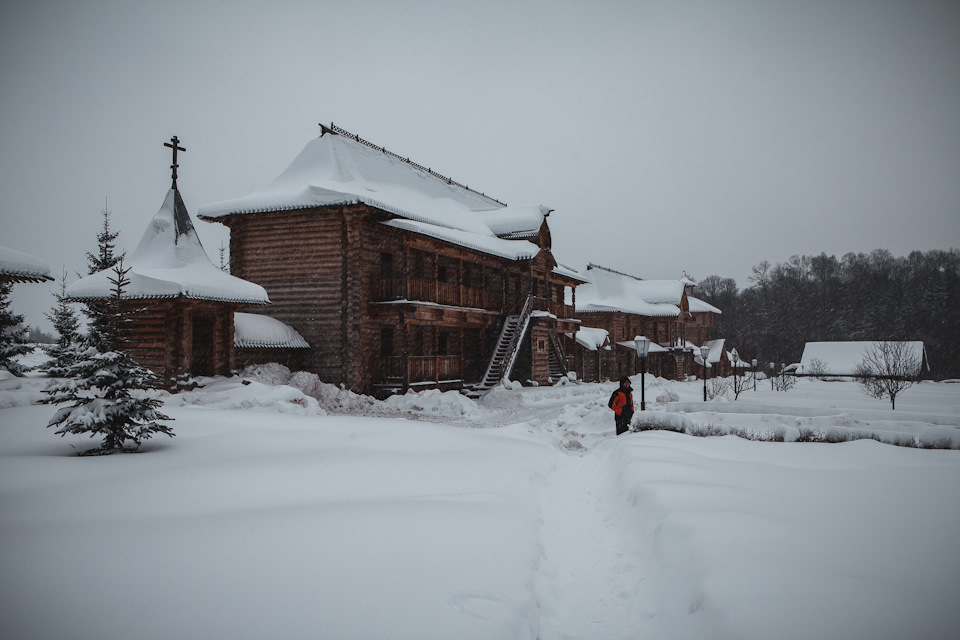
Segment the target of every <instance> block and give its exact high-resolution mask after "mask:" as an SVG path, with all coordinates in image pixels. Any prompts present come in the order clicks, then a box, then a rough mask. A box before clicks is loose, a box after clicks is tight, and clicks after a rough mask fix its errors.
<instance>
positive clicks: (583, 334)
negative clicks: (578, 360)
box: [574, 327, 610, 351]
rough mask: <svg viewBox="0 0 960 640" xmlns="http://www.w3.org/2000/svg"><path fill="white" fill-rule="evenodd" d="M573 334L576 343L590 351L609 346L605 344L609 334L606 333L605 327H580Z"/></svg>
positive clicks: (607, 342)
mask: <svg viewBox="0 0 960 640" xmlns="http://www.w3.org/2000/svg"><path fill="white" fill-rule="evenodd" d="M574 336H575V337H576V340H577V344H579V345H580V346H582V347H584V348H585V349H589V350H590V351H596V350H597V349H600V348H606V349H609V348H610V347H609V346H605V345H608V344H609V338H610V334H609V333H607V330H606V329H597V328H596V327H580V328H579V329H578V330H577V332H576V333H575V334H574Z"/></svg>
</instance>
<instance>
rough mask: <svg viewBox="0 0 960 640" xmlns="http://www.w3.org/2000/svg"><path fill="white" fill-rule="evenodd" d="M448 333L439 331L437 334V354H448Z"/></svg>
mask: <svg viewBox="0 0 960 640" xmlns="http://www.w3.org/2000/svg"><path fill="white" fill-rule="evenodd" d="M447 346H448V345H447V334H445V333H438V334H437V355H438V356H445V355H447Z"/></svg>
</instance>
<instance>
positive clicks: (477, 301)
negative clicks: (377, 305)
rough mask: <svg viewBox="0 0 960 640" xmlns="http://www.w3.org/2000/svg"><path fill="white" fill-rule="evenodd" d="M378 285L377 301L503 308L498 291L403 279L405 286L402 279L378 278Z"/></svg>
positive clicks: (492, 308) (494, 309)
mask: <svg viewBox="0 0 960 640" xmlns="http://www.w3.org/2000/svg"><path fill="white" fill-rule="evenodd" d="M379 283H380V286H379V292H378V294H379V297H378V301H388V300H417V301H421V302H434V303H437V304H446V305H450V306H454V307H469V308H472V309H488V310H491V311H499V310H501V307H502V305H503V295H502V294H501V292H499V291H496V292H494V291H486V290H484V289H475V288H473V287H468V286H465V285H462V284H453V283H449V282H439V281H437V280H424V279H421V278H407V280H406V287H404V279H403V278H381V279H380V281H379Z"/></svg>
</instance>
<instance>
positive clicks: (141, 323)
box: [66, 161, 270, 386]
mask: <svg viewBox="0 0 960 640" xmlns="http://www.w3.org/2000/svg"><path fill="white" fill-rule="evenodd" d="M174 164H176V161H174ZM124 268H129V269H130V271H129V273H128V274H127V278H128V279H129V280H130V284H129V285H128V286H127V287H126V288H125V290H124V291H123V296H122V299H121V305H122V308H123V309H124V310H125V311H128V312H130V317H131V318H132V319H133V320H134V322H133V323H132V327H131V330H130V334H129V335H128V336H127V337H128V339H129V343H128V349H129V351H130V353H131V355H132V356H133V357H134V359H136V361H137V362H138V363H139V364H140V365H142V366H144V367H147V368H148V369H150V370H151V371H153V372H154V373H155V374H157V376H158V377H159V378H160V380H161V381H162V384H163V385H164V386H172V385H173V384H174V383H175V381H176V379H178V378H180V377H181V376H211V375H226V374H229V373H230V371H231V370H232V369H233V368H234V312H235V311H236V310H237V309H239V308H240V307H241V306H242V305H262V304H266V303H268V302H269V301H270V300H269V298H268V297H267V292H266V291H264V289H263V287H261V286H259V285H256V284H253V283H252V282H246V281H244V280H241V279H240V278H236V277H234V276H232V275H230V274H228V273H225V272H224V271H222V270H220V269H219V268H217V267H215V266H214V265H213V263H212V262H210V259H209V258H208V257H207V254H206V252H205V251H204V249H203V246H202V245H201V244H200V238H199V237H198V236H197V232H196V229H194V226H193V222H192V220H191V219H190V214H189V213H188V212H187V208H186V206H185V205H184V203H183V199H182V198H181V197H180V192H179V190H178V189H177V186H176V174H174V183H173V186H172V187H171V189H170V191H168V192H167V195H166V197H165V198H164V201H163V205H162V206H161V207H160V210H159V211H158V212H157V214H156V215H155V216H154V217H153V218H152V219H151V220H150V222H149V224H148V225H147V230H146V231H145V232H144V234H143V237H142V238H141V240H140V244H139V245H137V248H136V249H135V250H134V251H133V252H132V253H131V254H130V255H129V256H128V257H127V258H126V260H125V261H124ZM111 278H116V274H115V272H114V271H113V270H112V269H107V270H105V271H100V272H98V273H95V274H92V275H89V276H87V277H85V278H81V279H80V280H78V281H76V282H74V283H73V284H71V285H70V286H68V287H67V291H66V293H67V296H68V297H69V298H70V299H72V300H75V301H96V300H106V299H109V298H111V297H112V296H113V295H114V285H113V284H111V282H110V279H111Z"/></svg>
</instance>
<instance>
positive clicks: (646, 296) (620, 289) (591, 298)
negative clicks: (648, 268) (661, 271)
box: [577, 268, 683, 317]
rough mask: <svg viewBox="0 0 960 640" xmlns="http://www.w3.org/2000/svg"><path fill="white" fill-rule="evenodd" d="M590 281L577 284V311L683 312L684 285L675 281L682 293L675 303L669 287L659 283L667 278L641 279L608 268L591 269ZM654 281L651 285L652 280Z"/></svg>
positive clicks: (673, 314)
mask: <svg viewBox="0 0 960 640" xmlns="http://www.w3.org/2000/svg"><path fill="white" fill-rule="evenodd" d="M585 275H586V277H587V278H589V280H590V282H589V283H588V284H584V285H581V286H580V287H578V288H577V311H578V312H591V311H595V312H612V311H621V312H623V313H634V314H637V315H641V316H653V317H676V316H678V315H680V306H679V305H680V299H681V297H682V295H683V285H682V284H680V281H679V280H677V281H674V284H675V285H676V288H678V289H679V294H678V295H676V301H675V303H672V302H671V301H672V300H673V296H672V294H671V295H665V294H667V293H669V288H668V287H666V286H664V285H661V284H659V283H662V282H665V281H659V280H657V281H649V280H640V279H639V278H634V277H633V276H628V275H626V274H622V273H617V272H615V271H609V270H607V269H602V268H601V269H595V268H591V269H588V270H587V272H586V274H585ZM651 282H652V283H653V284H652V285H651V284H649V283H651Z"/></svg>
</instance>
